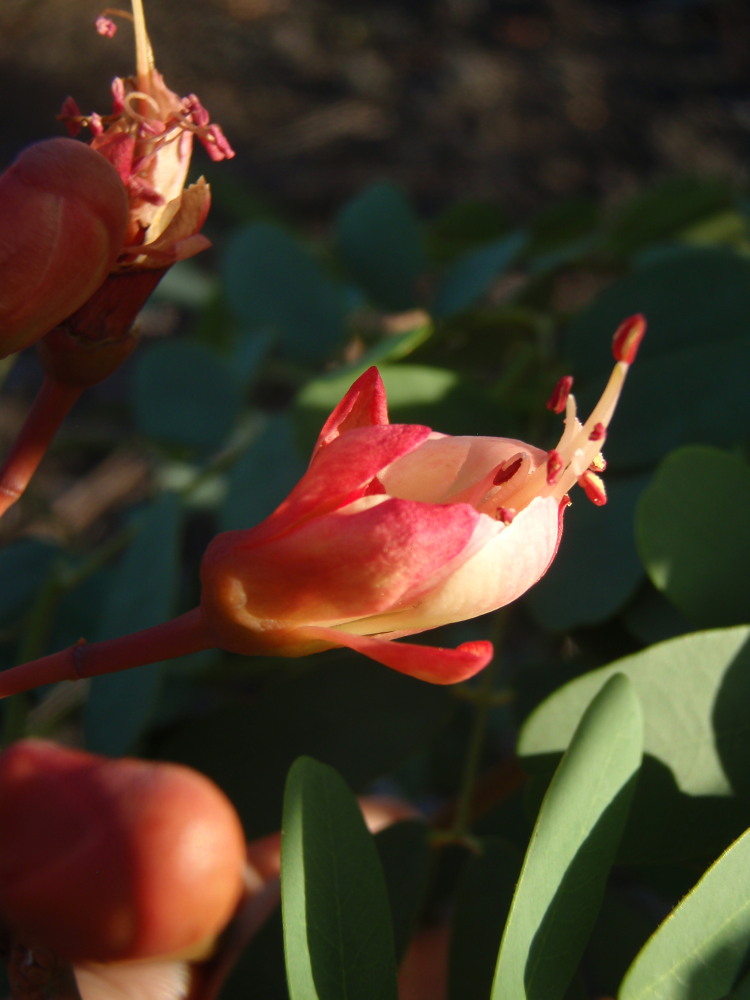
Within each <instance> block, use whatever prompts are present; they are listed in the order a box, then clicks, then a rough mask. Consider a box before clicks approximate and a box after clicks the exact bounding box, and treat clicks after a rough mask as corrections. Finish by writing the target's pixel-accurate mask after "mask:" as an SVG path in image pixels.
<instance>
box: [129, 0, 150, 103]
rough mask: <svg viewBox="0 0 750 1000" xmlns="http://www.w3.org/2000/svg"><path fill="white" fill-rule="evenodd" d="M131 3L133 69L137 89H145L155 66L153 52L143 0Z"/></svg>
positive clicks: (135, 0)
mask: <svg viewBox="0 0 750 1000" xmlns="http://www.w3.org/2000/svg"><path fill="white" fill-rule="evenodd" d="M131 2H132V4H133V28H134V30H135V71H136V76H137V77H138V89H139V90H147V89H148V86H149V82H150V79H151V74H152V73H153V71H154V68H155V65H156V64H155V62H154V52H153V49H152V48H151V42H150V41H149V37H148V31H147V30H146V15H145V14H144V12H143V0H131Z"/></svg>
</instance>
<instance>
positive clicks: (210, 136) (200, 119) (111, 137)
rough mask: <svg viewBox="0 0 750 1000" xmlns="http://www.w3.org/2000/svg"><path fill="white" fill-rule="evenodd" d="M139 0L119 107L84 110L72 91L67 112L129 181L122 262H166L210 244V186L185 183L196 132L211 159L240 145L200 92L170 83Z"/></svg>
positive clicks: (118, 90) (102, 27)
mask: <svg viewBox="0 0 750 1000" xmlns="http://www.w3.org/2000/svg"><path fill="white" fill-rule="evenodd" d="M132 5H133V26H134V31H135V44H136V72H135V74H134V75H133V76H129V77H116V78H115V80H114V82H113V84H112V98H113V102H112V112H111V113H110V114H109V115H100V114H97V113H93V114H90V115H82V114H81V113H80V110H79V108H78V105H77V104H76V103H75V101H74V100H73V99H72V98H70V97H69V98H67V99H66V101H65V102H64V104H63V107H62V113H61V115H60V118H62V120H63V121H65V122H66V123H67V126H68V129H69V131H70V133H71V134H72V135H76V134H78V132H80V131H81V129H82V128H88V129H89V130H90V131H91V133H92V135H93V138H92V139H91V146H92V147H93V148H94V149H96V150H98V152H99V153H101V154H102V156H104V157H105V158H106V159H107V160H109V161H110V163H112V164H113V166H114V167H115V168H116V169H117V172H118V173H119V175H120V177H121V178H122V181H123V183H124V184H125V187H126V188H127V191H128V197H129V201H130V221H129V226H128V231H127V235H126V238H125V242H124V245H123V247H122V253H121V255H120V259H119V262H118V268H119V269H131V268H153V269H161V268H164V267H169V266H170V265H171V264H173V263H175V261H177V260H184V259H185V258H187V257H191V256H193V255H194V254H196V253H198V252H199V251H200V250H203V249H204V248H205V247H206V246H208V245H209V241H208V240H207V239H206V238H205V237H201V236H199V235H198V234H199V232H200V229H201V227H202V225H203V222H204V221H205V218H206V215H207V213H208V209H209V205H210V191H209V187H208V185H207V184H206V183H205V181H203V179H202V178H201V180H200V181H198V183H197V184H194V185H191V186H190V187H187V188H185V182H186V179H187V174H188V169H189V167H190V158H191V155H192V148H193V138H194V137H195V138H197V139H198V140H199V141H200V142H201V143H202V145H203V146H204V148H205V149H206V151H207V152H208V154H209V156H210V158H211V159H212V160H225V159H230V158H231V157H233V156H234V150H233V149H232V147H231V146H230V144H229V142H228V140H227V138H226V136H225V135H224V133H223V132H222V130H221V128H220V127H219V126H218V125H216V124H215V123H212V122H211V120H210V116H209V114H208V112H207V111H206V109H205V108H204V107H203V105H202V104H201V101H200V99H199V98H198V97H197V96H196V95H195V94H189V95H188V96H187V97H179V96H178V95H177V94H176V93H174V91H172V90H170V89H169V87H167V85H166V84H165V83H164V79H163V77H162V76H161V74H160V73H159V72H158V71H157V70H156V67H155V65H154V57H153V52H152V49H151V42H150V41H149V37H148V32H147V30H146V20H145V16H144V12H143V3H142V0H132ZM109 13H121V12H114V11H110V12H109ZM113 29H114V24H113V22H112V21H111V20H110V19H109V17H106V16H102V17H100V18H99V19H98V20H97V30H98V31H99V33H100V34H103V35H105V36H109V37H111V35H112V34H114V31H113Z"/></svg>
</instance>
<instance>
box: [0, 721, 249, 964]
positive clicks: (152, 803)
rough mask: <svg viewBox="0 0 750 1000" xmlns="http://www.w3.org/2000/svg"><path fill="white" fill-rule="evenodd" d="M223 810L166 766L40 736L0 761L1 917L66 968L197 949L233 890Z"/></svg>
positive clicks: (227, 907)
mask: <svg viewBox="0 0 750 1000" xmlns="http://www.w3.org/2000/svg"><path fill="white" fill-rule="evenodd" d="M244 863H245V843H244V835H243V831H242V826H241V824H240V821H239V819H238V817H237V814H236V813H235V811H234V808H233V807H232V805H231V803H230V802H229V801H228V800H227V799H226V797H225V796H224V794H223V793H222V792H221V791H220V790H219V789H218V788H217V787H216V786H215V785H214V784H213V783H212V782H211V781H209V780H208V778H206V777H204V776H203V775H201V774H199V773H198V772H196V771H193V770H191V769H189V768H186V767H182V766H179V765H176V764H162V763H148V762H146V761H138V760H132V759H127V758H126V759H121V760H110V759H106V758H103V757H97V756H95V755H93V754H89V753H85V752H83V751H80V750H71V749H68V748H65V747H62V746H58V745H56V744H53V743H49V742H46V741H43V740H22V741H20V742H18V743H16V744H14V745H13V746H11V747H10V748H9V749H7V750H5V751H4V752H3V753H2V754H1V755H0V916H1V917H2V920H3V922H4V924H5V925H6V926H7V927H8V928H9V930H10V932H11V933H12V935H13V936H14V937H15V938H16V939H17V940H21V941H25V942H26V943H27V944H28V945H29V946H31V945H34V946H41V947H43V948H46V949H48V950H49V951H51V952H53V953H54V954H55V955H57V956H58V957H59V958H61V959H65V960H69V961H73V962H121V961H131V960H135V959H152V958H162V957H164V958H166V957H173V956H175V955H176V954H180V955H184V954H185V953H188V954H189V955H190V956H191V957H194V956H198V955H201V954H205V952H206V950H207V949H210V947H211V946H212V944H213V942H214V940H215V939H216V937H217V935H218V934H219V933H220V932H221V931H222V929H223V928H224V926H225V924H226V923H227V921H228V920H229V919H230V917H231V915H232V913H233V911H234V909H235V907H236V905H237V903H238V901H239V899H240V896H241V894H242V891H243V877H244V876H243V870H244Z"/></svg>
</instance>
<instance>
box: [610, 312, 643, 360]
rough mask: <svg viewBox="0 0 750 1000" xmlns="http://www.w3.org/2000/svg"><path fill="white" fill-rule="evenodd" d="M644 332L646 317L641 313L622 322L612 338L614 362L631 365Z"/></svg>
mask: <svg viewBox="0 0 750 1000" xmlns="http://www.w3.org/2000/svg"><path fill="white" fill-rule="evenodd" d="M645 332H646V317H645V316H643V315H642V314H641V313H636V314H635V316H631V317H630V318H629V319H626V320H623V321H622V323H620V325H619V326H618V327H617V329H616V330H615V335H614V337H613V338H612V353H613V354H614V356H615V361H624V362H625V364H627V365H632V364H633V362H634V361H635V356H636V354H637V353H638V348H639V347H640V346H641V341H642V340H643V335H644V334H645Z"/></svg>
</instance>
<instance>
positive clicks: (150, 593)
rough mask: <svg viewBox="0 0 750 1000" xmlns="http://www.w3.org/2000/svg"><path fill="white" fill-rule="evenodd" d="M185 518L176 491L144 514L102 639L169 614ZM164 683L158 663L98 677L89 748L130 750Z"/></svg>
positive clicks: (117, 577) (112, 593)
mask: <svg viewBox="0 0 750 1000" xmlns="http://www.w3.org/2000/svg"><path fill="white" fill-rule="evenodd" d="M180 521H181V510H180V501H179V498H178V497H177V496H176V495H175V494H173V493H165V494H163V495H162V496H161V497H160V498H159V499H158V500H157V501H156V502H155V503H154V504H153V505H152V506H151V507H150V509H149V510H148V511H147V512H146V513H145V514H144V516H143V518H142V520H141V523H140V525H139V528H138V533H137V534H136V536H135V538H134V539H133V541H132V542H131V544H130V546H129V548H128V549H127V551H126V552H125V553H124V555H123V556H122V559H121V561H120V564H119V566H118V567H117V570H116V572H115V574H114V577H113V579H112V582H111V585H110V590H109V592H108V594H107V599H106V602H105V606H104V613H103V618H102V621H101V630H100V633H99V635H98V636H97V638H98V639H112V638H115V637H117V636H121V635H127V634H128V633H130V632H136V631H138V630H139V629H144V628H150V627H151V626H152V625H158V624H160V623H161V622H163V621H166V620H168V619H169V618H170V616H171V615H172V613H173V612H174V607H175V603H176V598H177V572H178V565H179V562H178V556H179V538H180ZM160 685H161V665H160V664H157V663H152V664H148V665H147V666H144V667H136V668H135V669H133V670H125V671H123V672H121V673H117V674H110V675H108V676H104V677H95V678H93V679H92V681H91V690H90V693H89V698H88V701H87V703H86V713H85V732H86V745H87V746H88V748H89V749H90V750H94V751H96V752H97V753H104V754H110V755H112V756H116V755H118V754H123V753H126V752H127V751H129V750H131V749H132V748H133V746H134V745H135V743H136V742H137V740H138V738H139V737H140V736H141V735H142V733H143V731H144V730H145V728H146V726H147V725H148V723H149V721H150V719H151V716H152V714H153V712H154V708H155V705H156V699H157V698H158V694H159V688H160Z"/></svg>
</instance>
